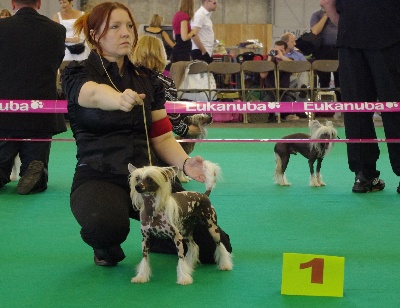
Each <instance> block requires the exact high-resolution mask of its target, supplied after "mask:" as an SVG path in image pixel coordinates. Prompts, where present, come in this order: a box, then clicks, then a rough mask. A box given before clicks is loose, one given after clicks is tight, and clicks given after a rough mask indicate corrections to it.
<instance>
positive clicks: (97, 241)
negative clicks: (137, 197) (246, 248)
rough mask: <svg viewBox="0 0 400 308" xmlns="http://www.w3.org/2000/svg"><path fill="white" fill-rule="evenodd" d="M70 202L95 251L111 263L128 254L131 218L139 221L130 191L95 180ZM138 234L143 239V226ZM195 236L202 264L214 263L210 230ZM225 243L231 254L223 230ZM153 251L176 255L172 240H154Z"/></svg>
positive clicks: (201, 230) (202, 229)
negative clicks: (125, 248) (123, 246)
mask: <svg viewBox="0 0 400 308" xmlns="http://www.w3.org/2000/svg"><path fill="white" fill-rule="evenodd" d="M176 190H179V188H178V187H177V189H174V191H176ZM70 201H71V210H72V213H73V214H74V216H75V218H76V220H77V221H78V223H79V225H80V226H81V236H82V239H83V240H84V242H85V243H87V244H88V245H89V246H91V247H93V248H94V249H95V250H102V251H103V253H104V252H105V255H107V256H109V258H110V259H111V261H115V262H119V261H121V260H122V259H123V257H124V255H123V252H122V250H121V248H120V245H121V244H122V243H123V242H124V241H125V240H126V238H127V236H128V234H129V231H130V218H133V219H136V220H139V213H138V212H136V211H134V210H133V207H132V201H131V199H130V196H129V190H128V189H127V188H123V187H121V186H119V185H116V184H113V183H110V182H107V181H104V180H93V181H89V182H86V183H84V184H82V185H80V186H79V187H78V188H76V189H75V190H74V191H73V192H72V193H71V200H70ZM135 233H136V234H137V235H138V236H140V226H139V225H138V226H137V230H135ZM193 237H194V241H195V242H196V243H197V245H199V254H200V256H199V257H200V261H201V262H202V263H213V262H214V251H215V243H214V241H213V239H212V237H211V236H210V234H209V233H208V230H207V227H206V226H205V225H201V224H199V225H198V226H196V228H195V230H194V235H193ZM221 241H222V242H223V243H224V245H225V247H226V248H227V250H228V251H231V250H232V248H231V247H230V242H229V237H228V235H226V234H225V233H224V232H223V231H222V230H221ZM138 244H139V242H138ZM152 248H153V249H151V250H152V251H155V252H163V253H176V247H175V245H174V243H173V242H172V240H163V239H153V240H152Z"/></svg>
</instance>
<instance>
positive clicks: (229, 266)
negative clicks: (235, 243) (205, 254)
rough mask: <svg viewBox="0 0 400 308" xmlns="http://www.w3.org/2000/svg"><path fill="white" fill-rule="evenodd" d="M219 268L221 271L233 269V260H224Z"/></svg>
mask: <svg viewBox="0 0 400 308" xmlns="http://www.w3.org/2000/svg"><path fill="white" fill-rule="evenodd" d="M218 269H219V270H220V271H231V270H232V269H233V264H232V262H224V263H223V264H219V265H218Z"/></svg>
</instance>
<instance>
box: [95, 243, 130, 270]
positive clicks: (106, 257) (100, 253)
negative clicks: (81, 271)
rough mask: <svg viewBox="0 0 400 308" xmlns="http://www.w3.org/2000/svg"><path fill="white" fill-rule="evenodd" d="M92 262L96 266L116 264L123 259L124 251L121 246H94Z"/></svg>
mask: <svg viewBox="0 0 400 308" xmlns="http://www.w3.org/2000/svg"><path fill="white" fill-rule="evenodd" d="M93 251H94V264H96V265H98V266H116V265H117V264H118V262H120V261H122V260H123V259H125V253H124V251H123V250H122V248H121V246H113V247H110V248H107V249H97V248H94V249H93Z"/></svg>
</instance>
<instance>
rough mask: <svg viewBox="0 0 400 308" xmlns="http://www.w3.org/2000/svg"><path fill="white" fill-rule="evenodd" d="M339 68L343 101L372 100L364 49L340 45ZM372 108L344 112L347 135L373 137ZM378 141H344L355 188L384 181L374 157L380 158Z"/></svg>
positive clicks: (373, 94) (366, 188) (360, 189)
mask: <svg viewBox="0 0 400 308" xmlns="http://www.w3.org/2000/svg"><path fill="white" fill-rule="evenodd" d="M339 61H340V66H341V68H342V69H341V70H340V72H339V76H340V83H341V90H342V101H344V102H374V101H376V99H377V92H376V85H375V83H374V76H373V73H372V71H371V68H370V63H369V61H368V57H367V56H366V54H365V53H364V51H363V50H357V49H350V48H341V49H340V52H339ZM372 115H373V113H371V112H348V113H345V114H344V124H345V132H346V138H348V139H359V138H362V139H376V132H375V127H374V123H373V119H372ZM379 153H380V152H379V147H378V144H377V143H347V156H348V163H349V168H350V170H351V171H353V172H354V173H355V175H356V180H355V184H354V186H353V191H354V192H367V191H373V190H382V189H383V188H384V183H383V181H381V180H379V179H377V178H378V177H379V174H380V173H379V171H378V170H376V161H377V160H378V158H379Z"/></svg>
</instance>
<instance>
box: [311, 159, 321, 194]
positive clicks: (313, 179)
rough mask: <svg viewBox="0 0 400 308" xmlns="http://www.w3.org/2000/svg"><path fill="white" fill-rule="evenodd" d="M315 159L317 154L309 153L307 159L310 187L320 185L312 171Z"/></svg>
mask: <svg viewBox="0 0 400 308" xmlns="http://www.w3.org/2000/svg"><path fill="white" fill-rule="evenodd" d="M316 160H317V156H316V155H315V153H314V152H311V153H310V158H309V159H308V166H309V167H310V186H311V187H319V186H321V185H320V184H319V183H318V180H317V177H316V175H315V172H314V163H315V161H316Z"/></svg>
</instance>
